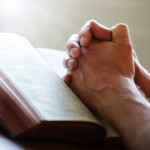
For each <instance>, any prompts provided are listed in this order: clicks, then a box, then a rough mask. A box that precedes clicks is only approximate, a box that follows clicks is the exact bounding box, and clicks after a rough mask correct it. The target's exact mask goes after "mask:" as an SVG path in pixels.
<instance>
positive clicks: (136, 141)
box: [100, 79, 150, 150]
mask: <svg viewBox="0 0 150 150" xmlns="http://www.w3.org/2000/svg"><path fill="white" fill-rule="evenodd" d="M108 95H109V96H108ZM103 97H104V99H105V98H106V99H107V100H108V101H111V102H112V101H113V102H114V103H111V107H110V106H108V105H105V107H104V109H105V110H106V111H105V113H104V112H101V111H100V113H103V116H104V118H106V120H107V121H108V122H109V123H111V124H112V125H113V126H114V127H115V128H116V129H117V130H118V131H119V133H120V134H121V136H122V137H123V139H124V141H125V142H126V144H127V145H128V147H129V148H130V149H132V150H146V149H149V148H150V106H149V103H148V102H147V101H146V99H145V98H144V97H143V96H142V95H141V94H140V92H139V91H138V89H137V88H136V86H135V84H134V82H132V81H130V80H126V79H125V81H121V84H120V83H119V84H118V85H116V86H115V87H113V89H111V88H110V89H105V90H104V91H103Z"/></svg>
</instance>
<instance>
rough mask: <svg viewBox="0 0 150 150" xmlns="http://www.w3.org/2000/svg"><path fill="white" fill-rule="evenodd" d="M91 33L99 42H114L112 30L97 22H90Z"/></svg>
mask: <svg viewBox="0 0 150 150" xmlns="http://www.w3.org/2000/svg"><path fill="white" fill-rule="evenodd" d="M90 27H91V32H92V34H93V36H94V37H96V38H97V39H99V40H102V41H111V40H112V34H111V30H110V29H109V28H107V27H105V26H103V25H101V24H99V23H98V22H97V21H95V20H92V21H91V22H90Z"/></svg>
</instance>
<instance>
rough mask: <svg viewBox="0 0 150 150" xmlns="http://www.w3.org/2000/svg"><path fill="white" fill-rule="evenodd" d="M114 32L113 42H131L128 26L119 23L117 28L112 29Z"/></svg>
mask: <svg viewBox="0 0 150 150" xmlns="http://www.w3.org/2000/svg"><path fill="white" fill-rule="evenodd" d="M111 31H112V42H117V43H122V42H129V43H131V41H130V35H129V28H128V26H127V25H126V24H123V23H119V24H117V25H116V26H114V27H112V28H111Z"/></svg>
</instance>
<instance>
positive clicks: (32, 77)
mask: <svg viewBox="0 0 150 150" xmlns="http://www.w3.org/2000/svg"><path fill="white" fill-rule="evenodd" d="M64 55H65V52H63V51H59V50H51V49H43V48H38V49H36V48H34V47H33V46H32V45H31V44H30V43H29V42H28V40H26V39H25V38H24V37H22V36H20V35H17V34H8V33H1V34H0V125H1V126H3V128H4V129H5V130H6V131H7V133H8V134H9V135H10V136H11V137H14V138H27V139H30V138H32V139H33V138H34V139H50V140H59V141H69V142H79V143H93V142H97V141H100V140H101V139H105V138H112V137H118V136H119V134H118V133H117V132H116V131H115V130H114V129H113V128H111V127H110V126H109V124H108V123H107V122H105V121H104V120H98V119H97V118H96V117H95V116H94V115H93V114H92V112H90V110H89V109H88V108H87V107H86V106H85V105H84V104H83V103H82V101H80V100H79V98H78V97H77V96H76V95H75V94H74V93H73V91H71V89H70V88H69V87H68V86H67V85H66V84H65V83H64V82H63V80H62V79H61V77H62V76H63V75H64V74H65V72H66V70H65V69H64V68H63V66H62V59H63V57H64Z"/></svg>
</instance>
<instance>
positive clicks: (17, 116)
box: [0, 71, 41, 136]
mask: <svg viewBox="0 0 150 150" xmlns="http://www.w3.org/2000/svg"><path fill="white" fill-rule="evenodd" d="M0 120H1V121H2V122H3V124H4V125H5V126H6V128H7V129H8V130H9V131H10V133H11V134H12V135H13V136H17V135H19V134H21V133H23V132H25V131H26V130H28V129H30V128H32V127H33V126H34V125H36V124H38V123H39V122H40V120H41V119H40V117H39V116H38V114H37V113H36V112H35V111H34V110H33V109H32V107H31V106H30V105H29V104H28V103H27V101H26V100H25V98H24V97H23V96H22V95H21V94H20V93H19V91H18V90H17V89H16V88H15V86H14V85H13V84H12V83H11V81H10V80H9V79H8V78H7V77H6V75H5V74H4V73H2V71H0Z"/></svg>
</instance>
